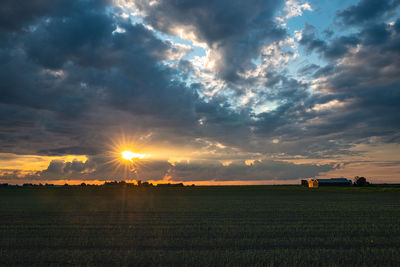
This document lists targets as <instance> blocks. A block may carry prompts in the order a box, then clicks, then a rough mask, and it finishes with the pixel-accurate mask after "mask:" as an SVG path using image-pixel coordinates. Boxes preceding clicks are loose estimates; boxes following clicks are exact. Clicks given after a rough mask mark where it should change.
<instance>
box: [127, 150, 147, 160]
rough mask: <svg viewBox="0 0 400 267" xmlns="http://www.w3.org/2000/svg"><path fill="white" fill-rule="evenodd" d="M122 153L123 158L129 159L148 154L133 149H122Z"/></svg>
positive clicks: (140, 157) (141, 157) (139, 157)
mask: <svg viewBox="0 0 400 267" xmlns="http://www.w3.org/2000/svg"><path fill="white" fill-rule="evenodd" d="M121 155H122V158H123V159H126V160H129V161H133V160H134V159H143V158H145V157H146V156H147V155H144V154H138V153H133V152H132V151H129V150H125V151H122V152H121Z"/></svg>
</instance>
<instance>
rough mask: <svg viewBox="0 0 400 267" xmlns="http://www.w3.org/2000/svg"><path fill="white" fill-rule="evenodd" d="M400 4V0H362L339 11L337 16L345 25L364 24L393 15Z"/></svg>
mask: <svg viewBox="0 0 400 267" xmlns="http://www.w3.org/2000/svg"><path fill="white" fill-rule="evenodd" d="M399 5H400V1H399V0H385V1H381V0H361V1H360V2H359V3H358V4H357V5H352V6H350V7H348V8H346V9H344V10H340V11H338V12H337V16H338V18H340V19H341V20H342V21H343V23H344V24H345V25H357V24H363V23H366V22H370V21H374V20H376V19H379V18H380V17H382V16H385V15H389V14H390V15H392V13H394V12H395V10H396V8H397V7H398V6H399Z"/></svg>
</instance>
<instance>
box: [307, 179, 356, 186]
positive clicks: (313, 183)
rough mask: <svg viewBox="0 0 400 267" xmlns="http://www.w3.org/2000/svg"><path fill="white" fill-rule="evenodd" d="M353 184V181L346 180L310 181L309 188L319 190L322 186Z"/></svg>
mask: <svg viewBox="0 0 400 267" xmlns="http://www.w3.org/2000/svg"><path fill="white" fill-rule="evenodd" d="M302 184H303V183H302ZM352 184H353V183H352V181H351V180H348V179H346V178H331V179H311V180H309V181H308V187H309V188H318V187H321V186H322V187H323V186H351V185H352Z"/></svg>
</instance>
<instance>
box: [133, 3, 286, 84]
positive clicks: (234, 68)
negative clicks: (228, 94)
mask: <svg viewBox="0 0 400 267" xmlns="http://www.w3.org/2000/svg"><path fill="white" fill-rule="evenodd" d="M134 2H135V4H136V6H137V7H138V8H139V9H140V10H142V11H143V12H145V15H146V16H145V20H146V22H147V23H150V25H152V26H153V27H154V28H156V29H157V30H160V31H162V32H165V33H168V34H176V29H177V28H183V29H185V30H187V31H191V32H194V34H195V36H196V38H197V41H200V42H205V43H206V44H207V45H208V46H209V47H210V48H211V49H212V50H213V51H214V52H215V53H216V54H215V56H216V57H220V58H219V60H218V62H217V66H216V67H217V70H216V72H217V74H218V75H219V77H221V78H223V79H225V80H227V81H236V80H238V79H239V77H238V76H237V72H243V71H244V70H246V69H249V68H252V67H254V65H253V63H252V62H251V60H252V59H256V58H258V56H259V55H260V49H261V47H262V46H263V45H265V44H269V43H272V42H274V41H279V40H282V39H283V37H285V35H286V32H285V30H284V29H282V28H280V27H279V26H278V25H277V24H276V23H275V22H274V14H275V11H276V10H277V8H278V7H279V6H280V5H281V4H282V1H259V0H251V1H214V0H208V1H195V0H190V1H169V0H168V1H159V2H158V3H157V4H155V5H152V4H150V3H149V2H148V1H142V0H137V1H134Z"/></svg>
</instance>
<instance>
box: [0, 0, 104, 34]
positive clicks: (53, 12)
mask: <svg viewBox="0 0 400 267" xmlns="http://www.w3.org/2000/svg"><path fill="white" fill-rule="evenodd" d="M110 2H111V1H109V0H89V1H70V0H31V1H18V0H17V1H16V0H3V1H2V2H1V4H0V32H2V31H3V32H10V31H18V30H21V28H23V27H24V26H25V27H27V26H29V25H31V23H32V21H35V20H36V19H40V18H42V17H44V16H45V17H47V18H51V17H54V16H55V17H59V16H64V15H67V14H70V13H73V12H76V11H79V10H84V9H87V8H90V9H97V8H103V7H104V5H105V4H107V3H110Z"/></svg>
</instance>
